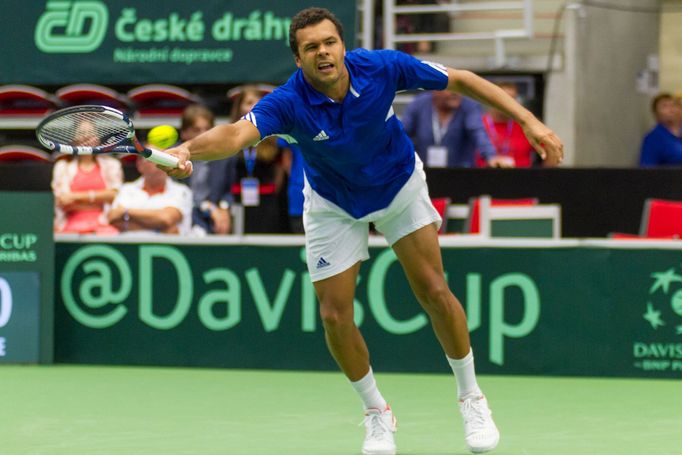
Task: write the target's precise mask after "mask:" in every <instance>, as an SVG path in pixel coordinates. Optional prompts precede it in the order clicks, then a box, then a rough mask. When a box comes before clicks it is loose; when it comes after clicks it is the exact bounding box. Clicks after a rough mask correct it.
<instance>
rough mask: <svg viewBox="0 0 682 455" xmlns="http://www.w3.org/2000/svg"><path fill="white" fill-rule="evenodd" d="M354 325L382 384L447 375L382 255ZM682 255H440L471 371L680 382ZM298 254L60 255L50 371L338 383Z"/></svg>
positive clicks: (129, 251)
mask: <svg viewBox="0 0 682 455" xmlns="http://www.w3.org/2000/svg"><path fill="white" fill-rule="evenodd" d="M371 255H372V258H371V259H370V260H368V261H366V262H365V263H363V266H362V269H361V274H360V277H359V280H358V289H357V294H356V300H355V319H356V322H357V324H358V325H359V327H360V329H361V331H362V333H363V334H364V336H365V338H366V340H367V343H368V345H369V348H370V351H371V353H372V362H373V364H374V365H375V367H376V368H377V369H381V370H382V371H414V372H447V371H448V365H447V363H446V362H445V358H444V354H443V352H442V350H441V349H440V346H439V345H438V343H437V341H436V339H435V337H434V335H433V332H432V330H431V326H430V321H429V319H428V317H427V316H426V314H425V312H424V311H423V310H422V309H421V307H420V306H419V304H418V303H417V302H416V300H415V298H414V296H413V294H412V292H411V290H410V289H409V287H408V284H407V282H406V280H405V277H404V274H403V272H402V269H401V267H400V265H399V264H398V262H397V260H396V257H395V254H394V253H393V251H392V250H391V249H388V248H371ZM680 259H682V255H681V253H680V251H679V250H677V251H674V250H672V251H666V250H634V249H630V250H617V249H607V248H585V247H566V248H471V247H451V248H444V249H443V260H444V264H445V269H446V271H447V278H448V282H449V284H450V286H451V288H452V289H453V291H454V292H455V294H456V295H457V296H458V297H459V299H460V300H461V302H462V304H463V305H464V307H465V309H466V311H467V315H468V321H469V330H470V332H471V336H472V342H473V345H474V347H475V356H476V363H477V368H478V371H480V372H482V373H493V374H543V375H587V376H642V377H661V378H663V377H682V261H681V260H680ZM304 261H305V255H304V254H303V247H300V246H286V247H284V246H283V247H273V246H254V245H163V244H153V245H145V244H132V243H131V244H115V245H114V244H79V243H60V244H58V249H57V268H58V270H60V272H59V276H58V278H57V290H56V293H55V297H56V324H55V325H56V346H55V351H56V352H55V356H56V358H55V360H56V361H58V362H69V363H105V364H136V365H183V366H204V367H237V368H284V369H335V368H336V366H335V364H334V362H333V360H332V359H331V357H330V355H329V354H328V352H327V349H326V347H325V342H324V334H323V330H322V327H321V322H320V319H319V316H318V310H317V303H316V299H315V294H314V290H313V286H312V284H311V282H310V279H309V276H308V273H307V271H306V267H305V263H304Z"/></svg>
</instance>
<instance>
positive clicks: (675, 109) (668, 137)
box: [639, 93, 682, 167]
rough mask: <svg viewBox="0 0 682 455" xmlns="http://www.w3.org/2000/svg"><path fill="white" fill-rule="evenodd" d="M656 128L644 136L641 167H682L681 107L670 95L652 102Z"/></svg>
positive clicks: (666, 94) (660, 95)
mask: <svg viewBox="0 0 682 455" xmlns="http://www.w3.org/2000/svg"><path fill="white" fill-rule="evenodd" d="M651 110H652V112H653V114H654V118H655V119H656V126H655V127H654V128H653V129H652V130H651V131H649V133H647V134H646V136H644V140H643V141H642V146H641V149H640V156H639V164H640V166H645V167H646V166H663V165H682V125H680V117H682V115H681V113H680V106H679V104H678V103H677V102H676V101H675V99H674V98H673V96H672V95H671V94H670V93H660V94H658V95H657V96H656V97H655V98H654V99H653V101H652V102H651Z"/></svg>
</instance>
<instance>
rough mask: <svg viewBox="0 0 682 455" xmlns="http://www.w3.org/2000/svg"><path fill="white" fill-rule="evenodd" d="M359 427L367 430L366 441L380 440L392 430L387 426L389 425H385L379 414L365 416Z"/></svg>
mask: <svg viewBox="0 0 682 455" xmlns="http://www.w3.org/2000/svg"><path fill="white" fill-rule="evenodd" d="M361 425H364V426H365V428H367V435H366V438H367V439H374V440H377V439H378V440H381V439H384V438H385V437H386V436H387V435H389V434H391V433H393V429H392V428H391V426H389V425H390V424H388V423H386V421H385V419H383V418H382V415H381V414H376V413H370V414H367V415H366V416H365V418H364V420H363V421H362V423H361Z"/></svg>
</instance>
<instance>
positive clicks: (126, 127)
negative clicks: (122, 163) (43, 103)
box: [36, 105, 178, 168]
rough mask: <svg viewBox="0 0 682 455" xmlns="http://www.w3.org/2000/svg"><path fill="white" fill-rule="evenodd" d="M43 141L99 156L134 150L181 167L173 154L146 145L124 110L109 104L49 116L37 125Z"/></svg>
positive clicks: (61, 149) (53, 146) (52, 147)
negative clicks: (108, 105)
mask: <svg viewBox="0 0 682 455" xmlns="http://www.w3.org/2000/svg"><path fill="white" fill-rule="evenodd" d="M36 136H37V137H38V140H39V141H40V143H41V144H42V145H43V146H44V147H46V148H48V149H50V150H54V151H56V152H59V153H66V154H70V155H74V156H77V155H98V154H103V153H130V154H136V155H142V156H143V157H145V158H146V159H148V160H149V161H152V162H153V163H156V164H160V165H162V166H166V167H171V168H177V167H178V159H177V158H176V157H174V156H173V155H170V154H168V153H164V152H161V151H159V150H155V149H152V148H147V147H144V146H143V145H142V144H141V143H140V141H139V140H138V139H137V137H136V136H135V127H134V125H133V122H132V121H131V120H130V118H129V117H128V116H127V115H126V114H124V113H123V112H121V111H119V110H116V109H112V108H110V107H107V106H95V105H86V106H74V107H67V108H66V109H61V110H59V111H57V112H54V113H52V114H50V115H49V116H47V117H45V118H44V119H43V121H41V122H40V124H38V127H37V128H36Z"/></svg>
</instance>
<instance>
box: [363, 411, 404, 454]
mask: <svg viewBox="0 0 682 455" xmlns="http://www.w3.org/2000/svg"><path fill="white" fill-rule="evenodd" d="M363 424H364V425H365V430H366V432H365V441H364V443H363V444H362V453H363V454H364V455H395V451H396V448H395V440H394V439H393V433H395V431H396V424H397V422H396V420H395V417H394V416H393V412H392V411H391V407H390V406H386V409H384V410H383V411H380V410H379V409H367V410H366V411H365V420H364V421H363Z"/></svg>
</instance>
